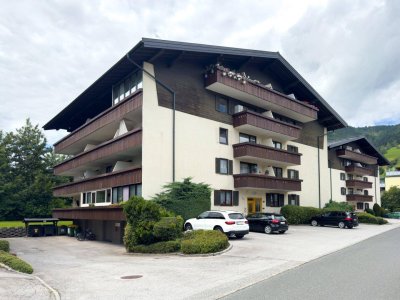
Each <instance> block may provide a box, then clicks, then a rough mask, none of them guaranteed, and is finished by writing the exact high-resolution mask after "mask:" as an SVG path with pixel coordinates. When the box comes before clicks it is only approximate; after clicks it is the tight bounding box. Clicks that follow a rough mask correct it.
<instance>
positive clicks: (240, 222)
mask: <svg viewBox="0 0 400 300" xmlns="http://www.w3.org/2000/svg"><path fill="white" fill-rule="evenodd" d="M236 224H237V225H243V224H244V222H243V221H237V222H236Z"/></svg>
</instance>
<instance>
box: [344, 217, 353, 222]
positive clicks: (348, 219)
mask: <svg viewBox="0 0 400 300" xmlns="http://www.w3.org/2000/svg"><path fill="white" fill-rule="evenodd" d="M344 220H345V221H353V219H352V218H349V217H347V218H345V219H344Z"/></svg>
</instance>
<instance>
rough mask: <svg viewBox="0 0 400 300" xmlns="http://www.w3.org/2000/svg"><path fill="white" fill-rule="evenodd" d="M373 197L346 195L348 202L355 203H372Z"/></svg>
mask: <svg viewBox="0 0 400 300" xmlns="http://www.w3.org/2000/svg"><path fill="white" fill-rule="evenodd" d="M373 198H374V197H373V196H370V195H359V194H350V195H346V200H347V201H354V202H372V200H373Z"/></svg>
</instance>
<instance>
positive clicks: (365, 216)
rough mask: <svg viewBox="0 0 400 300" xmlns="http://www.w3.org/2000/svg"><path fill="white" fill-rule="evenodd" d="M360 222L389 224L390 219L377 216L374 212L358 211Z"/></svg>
mask: <svg viewBox="0 0 400 300" xmlns="http://www.w3.org/2000/svg"><path fill="white" fill-rule="evenodd" d="M357 216H358V222H360V223H367V224H379V225H383V224H387V223H388V221H386V220H385V219H383V218H381V217H375V216H374V215H372V214H369V213H366V212H364V213H358V214H357Z"/></svg>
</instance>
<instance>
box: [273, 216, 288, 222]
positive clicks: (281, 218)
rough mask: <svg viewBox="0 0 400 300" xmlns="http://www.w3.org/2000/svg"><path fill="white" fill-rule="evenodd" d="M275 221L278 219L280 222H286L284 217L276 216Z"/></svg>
mask: <svg viewBox="0 0 400 300" xmlns="http://www.w3.org/2000/svg"><path fill="white" fill-rule="evenodd" d="M274 219H277V220H279V221H285V220H286V219H285V217H284V216H276V215H275V216H274Z"/></svg>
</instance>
